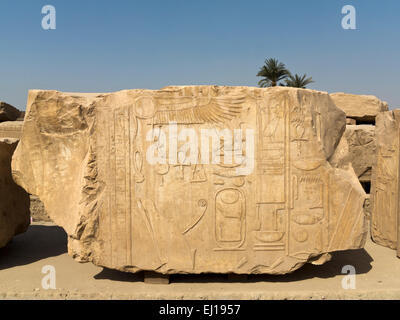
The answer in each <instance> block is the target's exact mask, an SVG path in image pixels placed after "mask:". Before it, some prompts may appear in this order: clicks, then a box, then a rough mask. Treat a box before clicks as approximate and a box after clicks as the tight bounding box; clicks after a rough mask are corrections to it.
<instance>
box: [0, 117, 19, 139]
mask: <svg viewBox="0 0 400 320" xmlns="http://www.w3.org/2000/svg"><path fill="white" fill-rule="evenodd" d="M23 124H24V123H23V122H22V121H6V122H0V138H12V139H19V138H20V137H21V131H22V126H23Z"/></svg>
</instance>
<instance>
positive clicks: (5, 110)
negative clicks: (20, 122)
mask: <svg viewBox="0 0 400 320" xmlns="http://www.w3.org/2000/svg"><path fill="white" fill-rule="evenodd" d="M20 115H21V111H19V110H18V109H17V108H14V107H13V106H12V105H9V104H8V103H5V102H2V101H0V122H3V121H15V120H17V119H18V118H19V117H20Z"/></svg>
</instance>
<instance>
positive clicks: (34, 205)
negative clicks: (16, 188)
mask: <svg viewBox="0 0 400 320" xmlns="http://www.w3.org/2000/svg"><path fill="white" fill-rule="evenodd" d="M30 199H31V206H30V211H31V217H32V220H33V221H35V222H39V221H40V222H51V219H50V217H49V216H48V215H47V212H46V209H45V208H44V205H43V202H42V201H40V199H39V198H38V197H37V196H34V195H31V196H30Z"/></svg>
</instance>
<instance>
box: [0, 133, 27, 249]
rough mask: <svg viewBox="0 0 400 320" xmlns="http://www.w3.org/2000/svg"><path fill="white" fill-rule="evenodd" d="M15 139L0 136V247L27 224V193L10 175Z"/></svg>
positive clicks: (20, 231)
mask: <svg viewBox="0 0 400 320" xmlns="http://www.w3.org/2000/svg"><path fill="white" fill-rule="evenodd" d="M17 143H18V141H17V140H16V139H4V138H0V248H1V247H4V246H5V245H6V244H7V243H8V242H9V241H10V240H11V239H12V237H13V236H15V235H17V234H19V233H22V232H25V231H26V229H27V228H28V226H29V222H30V218H29V217H30V214H29V195H28V194H27V193H26V192H25V190H24V189H22V188H21V187H20V186H18V185H17V184H15V182H14V181H13V179H12V176H11V157H12V155H13V152H14V150H15V148H16V146H17Z"/></svg>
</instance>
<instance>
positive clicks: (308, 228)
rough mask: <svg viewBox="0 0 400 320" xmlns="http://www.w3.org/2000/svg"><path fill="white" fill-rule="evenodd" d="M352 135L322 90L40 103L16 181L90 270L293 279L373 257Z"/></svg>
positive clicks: (167, 91) (32, 103) (40, 96)
mask: <svg viewBox="0 0 400 320" xmlns="http://www.w3.org/2000/svg"><path fill="white" fill-rule="evenodd" d="M345 126H346V117H345V114H344V112H343V111H342V110H340V109H339V108H337V107H336V106H335V104H334V103H333V101H332V99H331V98H330V97H329V95H328V94H327V93H324V92H318V91H312V90H303V89H294V88H282V87H280V88H268V89H261V88H250V87H217V86H187V87H167V88H164V89H162V90H154V91H153V90H124V91H119V92H115V93H105V94H81V93H62V92H58V91H40V90H32V91H30V92H29V97H28V105H27V113H26V116H25V121H24V128H23V133H22V137H21V141H20V143H19V145H18V148H17V151H16V153H15V155H14V158H13V174H14V179H15V180H16V181H17V182H18V184H20V185H21V186H22V187H23V188H25V189H26V190H27V191H28V192H29V193H31V194H35V195H38V196H39V197H40V199H41V200H42V201H43V203H44V205H45V207H46V210H47V212H48V214H49V216H50V218H51V219H52V220H53V221H54V222H55V223H56V224H58V225H60V226H62V227H63V228H64V229H65V230H66V232H67V234H68V236H69V243H68V247H69V248H68V249H69V254H70V255H71V256H73V257H74V258H75V259H77V260H79V261H91V262H93V263H95V264H96V265H99V266H103V267H108V268H112V269H117V270H122V271H127V272H138V271H141V270H145V271H156V272H159V273H163V274H173V273H207V272H209V273H237V274H251V273H270V274H284V273H288V272H292V271H294V270H296V269H298V268H300V267H301V266H302V265H304V264H305V263H307V262H310V263H315V264H321V263H323V262H324V261H327V260H328V259H329V255H328V253H330V252H333V251H337V250H347V249H358V248H362V247H363V246H364V243H365V240H366V233H367V229H366V220H365V215H364V212H363V205H364V201H365V197H366V194H365V192H364V190H363V189H362V187H361V185H360V183H359V181H358V180H357V176H356V175H355V173H354V170H353V168H352V165H351V163H350V162H349V161H348V153H347V150H348V149H346V145H347V142H346V139H345V138H344V137H343V133H344V131H345ZM206 129H208V131H206ZM239 129H240V130H241V131H239ZM235 130H236V131H235ZM204 132H206V133H207V134H210V133H211V136H213V137H214V138H215V139H214V141H213V140H212V139H208V138H207V136H206V138H207V139H208V140H207V139H204V136H202V134H203V133H204ZM232 137H235V139H234V143H233V144H232V143H231V144H225V142H226V141H231V142H232ZM188 139H189V140H188ZM187 141H191V144H187V143H186V144H185V142H187ZM205 141H209V146H208V147H207V148H206V147H205V146H206V145H207V144H205ZM347 147H348V146H347ZM204 150H205V151H204ZM210 154H214V156H215V157H216V155H219V161H215V162H211V163H210V162H209V163H207V161H205V159H206V158H208V160H210V158H211V157H209V156H210ZM232 154H234V157H233V158H234V159H232ZM215 159H218V157H217V158H214V160H215ZM229 159H230V160H232V161H229ZM328 159H329V160H328Z"/></svg>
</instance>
